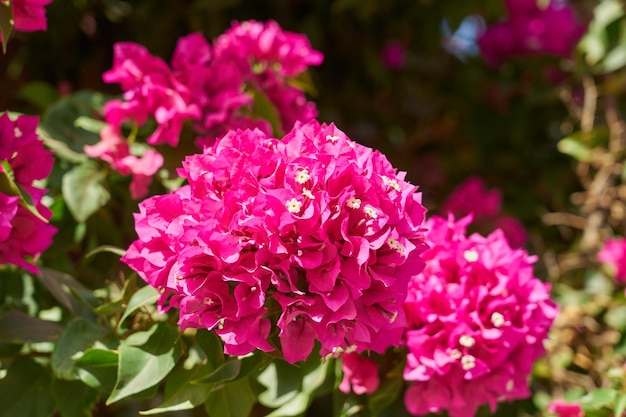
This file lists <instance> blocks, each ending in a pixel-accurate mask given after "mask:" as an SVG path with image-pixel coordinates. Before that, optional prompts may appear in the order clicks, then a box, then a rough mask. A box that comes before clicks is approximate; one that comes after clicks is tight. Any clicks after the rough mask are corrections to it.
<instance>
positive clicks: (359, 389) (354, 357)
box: [339, 352, 380, 395]
mask: <svg viewBox="0 0 626 417" xmlns="http://www.w3.org/2000/svg"><path fill="white" fill-rule="evenodd" d="M341 371H342V372H343V379H342V380H341V384H339V390H340V391H341V392H343V393H345V394H349V393H350V391H353V392H354V393H355V394H357V395H362V394H371V393H373V392H376V390H377V389H378V385H379V384H380V379H379V378H378V365H376V363H375V362H374V361H373V360H371V359H370V358H368V357H367V356H361V355H359V354H358V353H354V352H352V353H344V354H343V355H341Z"/></svg>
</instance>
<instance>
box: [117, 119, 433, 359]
mask: <svg viewBox="0 0 626 417" xmlns="http://www.w3.org/2000/svg"><path fill="white" fill-rule="evenodd" d="M179 174H180V175H181V176H183V177H184V178H186V179H187V180H188V182H189V184H188V185H185V186H183V187H181V188H180V189H178V190H176V191H174V192H173V193H171V194H167V195H161V196H155V197H152V198H149V199H147V200H145V201H144V202H142V203H141V204H140V213H138V214H136V216H135V222H136V230H137V234H138V239H137V240H136V241H135V242H134V243H133V244H132V245H131V246H130V248H129V249H128V251H127V253H126V255H125V256H124V258H123V261H124V262H125V263H127V264H128V265H129V266H130V267H132V268H133V269H134V270H136V271H137V272H138V273H139V275H140V276H141V277H142V278H143V279H144V280H145V281H147V282H148V283H149V284H150V285H152V286H154V287H155V288H158V289H159V290H161V291H162V297H161V299H160V301H159V305H160V307H161V308H162V309H163V310H167V309H170V308H176V309H179V310H180V318H179V324H180V326H181V328H183V329H184V328H207V329H212V330H214V331H215V332H216V333H217V334H218V335H219V336H221V338H222V340H223V341H224V346H225V352H226V353H227V354H231V355H244V354H247V353H249V352H252V351H253V350H254V349H261V350H263V351H272V350H274V349H275V348H279V349H280V351H282V354H283V355H284V358H285V359H286V360H287V361H289V362H291V363H294V362H297V361H300V360H303V359H305V358H306V357H307V356H308V355H309V354H310V353H311V351H312V350H313V348H314V344H315V343H316V341H319V343H320V346H321V349H320V353H321V354H322V355H326V354H331V353H334V354H339V353H341V352H343V351H357V352H360V351H365V350H373V351H376V352H383V351H384V350H385V349H386V348H387V347H388V346H390V345H398V344H399V343H400V341H401V338H402V334H403V331H404V328H405V327H406V319H405V314H404V311H403V307H402V303H403V301H404V299H405V297H406V291H407V286H408V282H409V279H410V278H411V277H412V276H414V275H415V274H418V273H419V272H420V271H421V269H422V267H423V261H422V259H421V253H422V252H423V251H424V250H425V248H426V247H425V244H424V243H423V240H424V236H423V230H422V228H421V227H422V222H423V220H424V214H425V211H426V210H425V208H424V207H423V206H422V204H421V196H420V194H419V193H417V192H416V189H417V187H415V186H413V185H411V184H409V183H408V182H406V181H405V180H404V173H397V172H396V171H395V169H394V168H393V167H392V166H391V165H390V163H389V162H388V161H387V159H386V158H385V157H384V155H382V154H381V153H379V152H377V151H373V150H372V149H370V148H367V147H364V146H361V145H359V144H357V143H355V142H353V141H351V140H350V139H349V138H348V137H346V135H345V134H344V133H343V132H342V131H340V130H339V129H337V128H336V127H335V126H334V125H332V124H331V125H325V124H319V123H318V122H317V121H315V120H313V121H310V122H308V123H306V124H301V123H296V126H295V127H294V128H293V130H291V131H290V132H289V133H288V134H287V135H286V136H285V137H284V138H283V139H282V140H277V139H274V138H271V137H269V136H268V135H267V134H266V133H264V132H262V131H261V130H243V131H241V130H240V131H231V132H229V133H228V134H226V135H225V136H224V137H223V138H221V139H218V141H217V142H216V143H215V144H214V146H212V147H209V148H206V149H205V150H204V152H203V153H202V154H197V155H192V156H189V157H187V158H186V160H185V161H184V163H183V168H182V169H181V170H180V171H179ZM270 342H271V343H270Z"/></svg>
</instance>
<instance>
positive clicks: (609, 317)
mask: <svg viewBox="0 0 626 417" xmlns="http://www.w3.org/2000/svg"><path fill="white" fill-rule="evenodd" d="M604 320H605V321H606V324H608V325H609V326H611V327H613V328H614V329H616V330H618V331H620V332H623V331H624V330H626V306H616V307H612V308H610V309H609V310H608V311H607V312H606V314H605V315H604Z"/></svg>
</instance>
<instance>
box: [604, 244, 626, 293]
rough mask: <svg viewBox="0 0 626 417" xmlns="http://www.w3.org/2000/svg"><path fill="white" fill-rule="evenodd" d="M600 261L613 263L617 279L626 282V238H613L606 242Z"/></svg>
mask: <svg viewBox="0 0 626 417" xmlns="http://www.w3.org/2000/svg"><path fill="white" fill-rule="evenodd" d="M598 261H600V262H603V263H605V264H608V265H611V267H612V268H613V270H614V273H615V279H617V280H618V281H621V282H626V239H625V238H612V239H607V240H606V241H605V242H604V246H603V247H602V250H601V251H600V252H598Z"/></svg>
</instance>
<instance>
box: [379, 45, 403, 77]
mask: <svg viewBox="0 0 626 417" xmlns="http://www.w3.org/2000/svg"><path fill="white" fill-rule="evenodd" d="M380 59H381V61H382V62H383V64H384V65H385V66H386V67H387V68H389V69H391V70H396V69H400V68H402V67H404V65H405V63H406V49H405V48H404V45H402V43H401V42H399V41H396V40H390V41H387V43H386V44H385V47H384V48H383V51H382V53H381V55H380Z"/></svg>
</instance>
